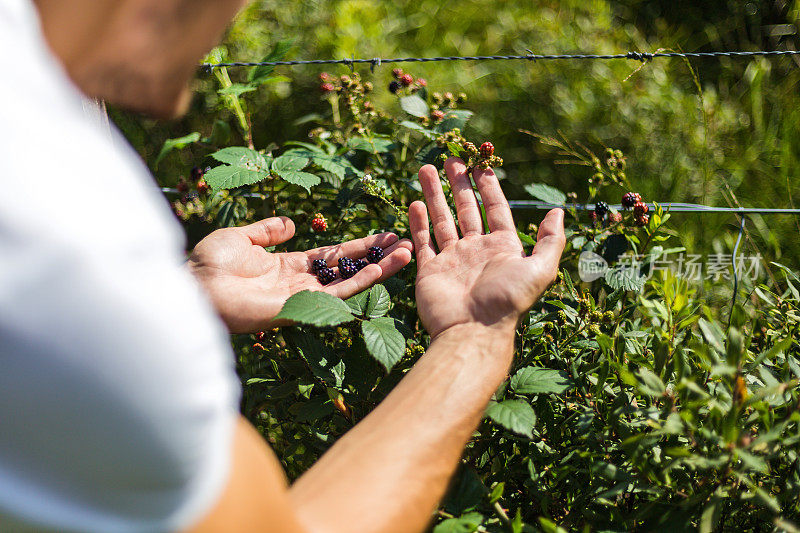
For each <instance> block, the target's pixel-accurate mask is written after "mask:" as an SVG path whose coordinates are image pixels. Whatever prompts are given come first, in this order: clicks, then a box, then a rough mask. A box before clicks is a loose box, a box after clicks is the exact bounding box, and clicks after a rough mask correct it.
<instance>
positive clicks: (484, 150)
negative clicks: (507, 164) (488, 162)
mask: <svg viewBox="0 0 800 533" xmlns="http://www.w3.org/2000/svg"><path fill="white" fill-rule="evenodd" d="M480 151H481V157H483V158H484V159H489V158H490V157H492V156H493V155H494V145H493V144H492V143H490V142H488V141H487V142H485V143H483V144H482V145H481V148H480Z"/></svg>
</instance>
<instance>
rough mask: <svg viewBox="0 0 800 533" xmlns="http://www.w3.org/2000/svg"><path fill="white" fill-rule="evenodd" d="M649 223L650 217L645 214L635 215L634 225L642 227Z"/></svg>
mask: <svg viewBox="0 0 800 533" xmlns="http://www.w3.org/2000/svg"><path fill="white" fill-rule="evenodd" d="M649 223H650V217H649V216H647V215H641V216H637V217H636V225H637V226H639V227H644V226H646V225H647V224H649Z"/></svg>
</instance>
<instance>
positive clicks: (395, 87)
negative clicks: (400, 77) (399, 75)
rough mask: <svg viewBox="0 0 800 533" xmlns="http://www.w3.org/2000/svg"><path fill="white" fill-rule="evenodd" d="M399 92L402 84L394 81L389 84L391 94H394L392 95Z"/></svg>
mask: <svg viewBox="0 0 800 533" xmlns="http://www.w3.org/2000/svg"><path fill="white" fill-rule="evenodd" d="M399 90H400V82H398V81H397V80H393V81H392V82H391V83H390V84H389V92H390V93H392V94H395V93H397V91H399Z"/></svg>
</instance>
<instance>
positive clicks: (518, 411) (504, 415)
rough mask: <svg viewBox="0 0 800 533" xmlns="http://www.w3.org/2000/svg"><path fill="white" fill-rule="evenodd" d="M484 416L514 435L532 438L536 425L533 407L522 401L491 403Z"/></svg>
mask: <svg viewBox="0 0 800 533" xmlns="http://www.w3.org/2000/svg"><path fill="white" fill-rule="evenodd" d="M486 416H488V417H489V418H491V419H492V420H494V421H495V422H497V423H498V424H500V425H501V426H503V427H504V428H506V429H508V430H509V431H513V432H514V433H519V434H520V435H525V436H526V437H528V438H531V437H532V436H533V433H532V431H533V426H534V425H535V424H536V413H535V412H534V411H533V407H531V406H530V405H528V402H526V401H524V400H504V401H502V402H491V403H490V404H489V407H488V408H487V409H486Z"/></svg>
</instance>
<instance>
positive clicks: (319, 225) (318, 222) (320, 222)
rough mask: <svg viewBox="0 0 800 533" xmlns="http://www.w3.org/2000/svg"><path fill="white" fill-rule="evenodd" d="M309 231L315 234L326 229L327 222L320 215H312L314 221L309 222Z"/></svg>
mask: <svg viewBox="0 0 800 533" xmlns="http://www.w3.org/2000/svg"><path fill="white" fill-rule="evenodd" d="M311 229H312V230H314V231H316V232H317V233H320V232H322V231H325V230H327V229H328V222H327V221H326V220H325V217H324V216H322V213H317V214H316V215H314V219H313V220H312V221H311Z"/></svg>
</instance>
